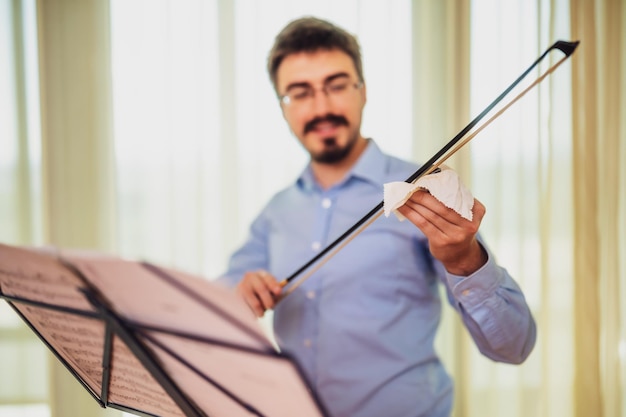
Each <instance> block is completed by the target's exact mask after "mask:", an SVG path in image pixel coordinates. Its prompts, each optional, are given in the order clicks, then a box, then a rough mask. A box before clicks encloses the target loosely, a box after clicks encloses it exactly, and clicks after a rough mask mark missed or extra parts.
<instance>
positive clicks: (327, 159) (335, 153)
mask: <svg viewBox="0 0 626 417" xmlns="http://www.w3.org/2000/svg"><path fill="white" fill-rule="evenodd" d="M349 153H350V149H349V148H334V149H324V150H323V151H322V152H319V153H316V154H311V159H313V160H314V161H315V162H317V163H320V164H336V163H338V162H341V161H343V160H344V159H346V157H347V156H348V154H349Z"/></svg>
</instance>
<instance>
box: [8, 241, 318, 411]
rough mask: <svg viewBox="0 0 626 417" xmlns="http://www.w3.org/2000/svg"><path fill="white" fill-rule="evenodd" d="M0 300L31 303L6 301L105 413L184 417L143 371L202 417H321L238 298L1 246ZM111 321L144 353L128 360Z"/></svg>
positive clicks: (180, 280) (107, 261)
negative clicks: (123, 411)
mask: <svg viewBox="0 0 626 417" xmlns="http://www.w3.org/2000/svg"><path fill="white" fill-rule="evenodd" d="M64 263H65V264H71V267H66V266H65V264H64ZM77 272H78V274H80V276H79V275H78V274H77ZM94 290H95V291H97V296H96V297H95V298H94V300H96V301H95V302H96V305H98V303H99V302H103V303H105V304H106V309H105V310H102V311H100V310H99V309H96V308H95V307H93V306H92V305H91V303H90V302H89V300H88V298H87V297H86V295H85V293H83V291H86V292H88V293H89V292H91V293H92V294H94V293H93V291H94ZM0 295H2V296H4V297H17V298H21V299H24V300H30V301H31V302H26V301H22V300H19V299H10V298H7V299H8V300H9V302H10V303H11V304H12V305H13V306H14V307H15V308H16V309H17V310H18V312H19V313H20V314H21V315H22V316H23V318H24V319H25V320H26V321H27V322H28V323H29V324H30V325H31V327H32V328H33V329H34V330H35V331H36V332H37V333H38V334H39V335H40V337H41V338H42V339H43V340H44V341H45V342H46V343H47V344H48V345H49V346H50V347H51V348H52V349H53V350H54V351H55V353H56V354H57V355H58V356H59V357H60V358H61V359H62V361H64V363H65V364H66V365H67V366H68V368H70V370H71V371H72V372H73V373H74V374H75V375H76V376H77V377H78V378H79V379H80V380H81V381H82V382H83V383H84V384H85V386H86V387H87V389H89V390H90V391H91V393H92V395H93V396H94V397H96V398H98V399H100V400H101V401H103V403H104V404H105V406H112V405H115V406H119V407H124V408H128V409H134V410H138V411H141V412H143V413H147V414H154V415H158V416H163V417H185V414H184V412H183V411H182V410H181V409H180V407H179V406H178V404H176V403H175V401H174V400H173V399H172V396H171V395H174V394H173V392H166V389H165V388H163V386H165V387H168V385H167V383H166V382H165V381H166V380H165V379H161V377H160V376H159V375H158V374H155V375H157V376H156V378H158V381H157V380H156V379H155V376H153V375H152V373H151V372H150V370H149V369H154V368H153V367H157V368H160V369H162V370H163V371H164V372H165V373H166V375H167V378H170V379H171V380H172V381H173V382H174V383H175V384H176V386H177V387H178V388H179V389H180V392H181V393H183V395H184V396H186V397H187V398H189V399H190V400H191V401H193V402H195V404H197V406H198V407H199V408H200V409H202V410H203V411H204V412H205V413H206V414H207V415H210V416H211V417H220V416H225V417H250V416H258V415H262V416H267V417H287V416H289V417H292V416H294V415H297V416H299V417H323V416H324V414H323V412H322V411H320V408H319V406H318V404H317V402H316V399H315V397H314V395H312V393H311V392H309V389H308V388H307V385H306V384H305V383H304V382H303V381H304V378H303V377H302V375H300V373H299V370H298V367H297V364H296V363H295V362H294V361H292V360H291V359H289V358H287V357H285V356H284V355H282V354H279V353H277V352H276V351H275V350H274V347H273V345H272V343H271V342H270V341H269V340H268V339H267V337H266V336H265V334H264V333H263V330H262V329H261V326H260V324H259V323H258V321H257V319H256V317H254V315H253V314H252V312H251V311H250V309H249V308H248V307H247V306H246V305H245V304H244V302H243V301H242V300H241V299H240V298H239V297H237V296H236V295H235V294H234V293H233V292H232V291H230V290H228V289H225V288H222V287H219V286H217V285H215V284H214V283H211V282H210V281H206V280H203V279H201V278H199V277H195V276H193V275H190V274H186V273H183V272H180V271H175V270H171V269H170V270H165V269H161V268H158V267H155V266H146V265H144V264H141V263H137V262H132V261H125V260H121V259H118V258H114V257H110V256H100V255H98V254H96V256H92V255H86V254H84V253H83V254H76V253H72V254H71V255H67V253H64V254H63V261H61V260H60V259H59V258H58V257H57V256H56V255H54V256H51V254H49V253H48V254H43V253H41V252H39V251H34V250H32V249H23V248H17V247H11V246H6V245H1V244H0ZM98 300H99V301H98ZM108 309H111V310H108ZM109 311H113V312H115V314H111V313H109ZM108 320H113V321H108ZM118 320H119V321H121V323H122V324H125V325H126V326H129V327H128V329H129V331H130V334H127V333H126V332H125V333H124V336H122V337H124V338H126V337H130V338H132V340H135V341H136V342H138V343H140V344H141V343H143V344H144V346H146V351H145V354H140V355H139V357H137V356H135V353H136V352H133V351H131V350H130V349H129V348H128V346H126V345H125V342H124V341H123V340H122V339H121V338H120V336H119V335H117V336H116V335H115V333H114V329H117V327H116V326H117V324H115V323H118ZM107 323H111V326H112V327H111V328H110V329H107V327H106V326H107ZM114 324H115V325H114ZM168 331H169V332H170V333H172V332H173V333H176V332H178V334H168V333H167V332H168ZM146 335H151V337H153V339H148V338H147V336H146ZM186 335H192V336H193V337H192V338H188V337H186ZM107 336H108V337H110V338H111V339H110V340H109V341H110V342H111V343H112V345H111V346H108V347H110V350H109V349H107ZM194 338H195V339H194ZM130 340H131V339H129V343H130ZM168 350H171V351H172V352H174V354H173V355H172V354H169V353H168ZM105 352H108V353H109V354H110V355H111V357H110V358H111V362H110V374H108V375H109V376H110V380H109V386H108V391H107V390H106V389H105V390H104V391H105V392H107V393H108V397H105V398H102V396H103V395H104V393H103V389H102V384H103V377H104V376H105V375H107V374H104V372H105V369H106V368H103V366H106V362H107V358H106V357H105ZM145 366H149V368H146V367H145ZM194 369H197V370H198V371H200V372H201V373H202V374H204V375H205V376H206V377H208V378H209V379H212V380H214V381H215V382H216V383H217V384H219V386H222V387H224V389H226V390H229V391H230V392H231V393H232V395H233V396H234V397H237V398H239V399H240V400H236V399H235V398H231V397H229V396H228V395H226V394H225V393H224V392H222V391H220V389H219V388H218V387H217V386H216V385H214V384H211V383H210V381H208V380H207V379H206V378H203V377H202V376H201V375H198V373H196V372H194ZM162 384H163V385H162ZM167 389H168V390H169V388H167ZM174 398H176V397H174ZM242 402H243V405H242ZM248 406H250V407H254V408H255V409H256V410H258V411H257V412H256V413H255V412H253V411H250V410H249V409H248V408H247V407H248Z"/></svg>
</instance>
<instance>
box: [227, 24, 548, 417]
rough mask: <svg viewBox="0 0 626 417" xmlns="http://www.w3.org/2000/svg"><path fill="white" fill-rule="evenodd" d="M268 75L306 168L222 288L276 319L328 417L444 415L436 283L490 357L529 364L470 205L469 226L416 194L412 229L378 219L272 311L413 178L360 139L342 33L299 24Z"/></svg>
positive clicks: (404, 166) (508, 287)
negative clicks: (319, 257) (286, 283)
mask: <svg viewBox="0 0 626 417" xmlns="http://www.w3.org/2000/svg"><path fill="white" fill-rule="evenodd" d="M268 70H269V75H270V78H271V81H272V83H273V85H274V88H275V90H276V93H277V95H278V98H279V101H280V106H281V109H282V112H283V116H284V118H285V120H286V121H287V123H288V124H289V127H290V129H291V131H292V132H293V134H294V135H295V136H296V137H297V138H298V140H299V141H300V142H301V144H302V146H303V147H304V148H305V149H306V150H307V151H308V153H309V154H310V163H309V164H308V166H307V167H306V169H305V170H304V172H303V173H302V174H301V176H300V177H299V178H298V179H297V181H296V182H295V183H294V184H293V185H291V186H290V187H288V188H286V189H285V190H282V191H281V192H279V193H278V194H276V195H275V196H274V197H273V198H272V199H271V201H270V202H269V203H268V204H267V206H266V207H265V208H264V209H263V210H262V211H261V213H260V214H259V216H258V217H257V218H256V220H255V221H254V222H253V224H252V226H251V230H250V236H249V237H248V239H247V241H246V242H245V243H244V245H243V246H242V247H241V248H240V249H239V250H238V251H236V252H235V253H234V254H233V256H232V258H231V260H230V264H229V269H228V271H227V272H226V274H225V275H224V277H223V280H225V281H226V282H228V283H229V284H230V285H232V286H236V289H237V291H238V293H239V294H240V295H241V296H242V297H243V298H244V300H245V301H246V302H247V304H248V305H249V306H250V307H251V308H252V310H253V311H254V312H255V313H256V314H257V315H258V316H259V317H260V316H263V314H264V312H265V311H266V310H268V309H273V310H274V330H275V334H276V338H277V341H278V343H279V345H280V347H281V349H284V350H286V351H288V352H290V353H291V354H292V355H294V356H295V357H296V358H297V360H298V362H299V364H300V365H301V366H302V367H303V369H304V372H305V374H306V377H307V379H308V380H309V382H310V383H311V384H312V386H313V388H314V389H315V390H316V392H317V393H318V395H319V396H320V398H321V399H322V401H323V403H324V404H325V406H326V407H327V408H328V410H329V412H330V414H331V415H332V416H333V417H381V416H385V417H417V416H429V417H447V416H449V413H450V410H451V407H452V399H453V392H452V382H451V380H450V378H449V376H448V375H447V373H446V372H445V370H444V368H443V366H442V364H441V363H440V360H439V358H438V357H437V354H436V352H435V350H434V348H433V340H434V338H435V332H436V330H437V327H438V324H439V320H440V308H441V305H440V298H439V295H438V290H437V286H438V284H439V283H442V284H443V285H444V286H445V288H446V290H447V295H448V301H449V303H450V304H451V305H452V307H453V308H455V309H456V310H457V311H458V313H459V314H460V315H461V317H462V319H463V322H464V324H465V326H466V327H467V329H468V330H469V332H470V334H471V335H472V337H473V339H474V340H475V342H476V345H477V346H478V348H479V349H480V350H481V352H482V353H483V354H484V355H486V356H488V357H489V358H492V359H494V360H497V361H502V362H508V363H520V362H522V361H524V360H525V359H526V357H527V356H528V355H529V353H530V351H531V350H532V348H533V346H534V342H535V332H536V330H535V323H534V320H533V318H532V316H531V314H530V311H529V309H528V306H527V305H526V302H525V300H524V297H523V295H522V293H521V291H520V289H519V288H518V286H517V285H516V283H515V282H514V281H513V279H512V278H511V277H510V276H509V275H508V273H507V272H506V271H505V270H504V269H503V268H501V267H499V266H498V265H496V263H495V261H494V259H493V257H492V256H491V255H489V253H488V252H487V250H486V249H485V247H484V246H483V245H482V244H481V243H479V240H478V238H477V232H478V228H479V225H480V222H481V220H482V218H483V216H484V214H485V208H484V206H483V205H482V204H481V203H480V202H479V201H477V200H475V201H474V206H473V217H472V220H471V221H470V220H466V219H465V218H463V217H461V216H460V215H459V214H458V213H456V212H455V211H453V210H451V209H449V208H447V207H445V206H444V205H443V204H442V203H441V202H439V201H438V200H436V199H435V198H434V197H433V196H432V195H431V194H429V193H428V192H422V191H418V192H416V193H415V194H413V195H412V197H411V198H410V199H409V200H408V201H407V202H406V203H405V205H404V206H402V207H401V208H400V209H399V212H400V213H401V214H402V215H404V216H405V217H406V218H407V219H408V220H409V221H408V222H407V221H405V222H400V221H398V220H397V219H396V218H395V217H394V216H391V217H389V218H379V219H378V220H376V221H375V222H373V223H372V224H371V225H370V226H369V227H368V228H366V229H365V230H364V231H363V232H362V233H360V234H359V235H358V236H357V237H356V238H355V239H354V240H353V241H351V242H350V243H349V244H348V245H346V246H345V247H344V248H343V249H342V250H341V251H339V252H338V253H337V254H336V255H335V256H333V257H332V259H330V260H329V262H328V263H326V264H325V265H324V266H323V267H322V268H320V269H319V270H318V271H316V272H315V273H314V274H313V275H312V276H311V277H310V278H309V279H307V280H306V281H304V283H302V285H301V286H299V287H298V288H297V289H295V290H294V291H293V292H292V293H290V294H289V295H288V296H286V297H285V298H284V299H282V300H281V301H280V302H277V300H278V298H279V296H280V295H281V293H282V292H283V291H284V290H283V288H282V287H281V286H280V285H279V284H278V281H280V280H282V279H284V278H285V277H288V276H290V275H291V274H292V273H293V272H294V271H296V270H297V269H298V268H299V267H300V266H302V265H303V264H304V263H305V262H307V261H308V260H310V259H311V258H312V257H313V256H314V255H315V254H316V253H317V252H318V251H319V250H320V249H323V248H324V247H325V246H326V245H328V244H329V243H331V242H333V241H334V240H335V239H336V238H337V237H338V236H340V235H341V234H342V233H343V232H345V231H346V230H347V229H348V228H349V227H351V226H352V225H353V224H354V223H355V222H356V221H357V220H359V219H360V218H362V217H363V215H364V214H365V213H367V212H368V211H370V210H371V209H372V208H373V207H375V206H376V204H377V203H379V202H380V201H381V200H382V196H383V184H385V183H387V182H391V181H402V180H404V179H406V178H408V177H409V176H410V175H411V174H412V173H413V172H415V171H416V169H417V166H416V165H414V164H412V163H409V162H405V161H401V160H399V159H397V158H394V157H391V156H388V155H385V154H383V153H382V152H381V151H380V149H379V148H378V146H377V145H376V143H374V141H373V140H371V139H366V138H364V137H363V136H362V135H361V132H360V126H361V115H362V112H363V108H364V106H365V102H366V85H365V82H364V79H363V70H362V67H361V56H360V48H359V45H358V43H357V41H356V39H355V38H354V37H353V36H352V35H350V34H348V33H346V32H345V31H344V30H343V29H340V28H338V27H336V26H334V25H332V24H331V23H329V22H325V21H322V20H319V19H315V18H304V19H299V20H296V21H294V22H291V23H290V24H289V25H287V26H286V27H285V28H284V29H283V31H282V32H281V33H280V34H279V35H278V36H277V38H276V41H275V44H274V46H273V48H272V50H271V52H270V55H269V60H268ZM416 226H417V227H416Z"/></svg>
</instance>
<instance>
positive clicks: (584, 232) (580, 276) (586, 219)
mask: <svg viewBox="0 0 626 417" xmlns="http://www.w3.org/2000/svg"><path fill="white" fill-rule="evenodd" d="M571 4H572V14H571V20H572V33H573V34H574V36H575V37H577V38H579V39H581V41H582V43H581V46H582V47H581V51H580V52H581V56H580V59H579V60H577V61H576V63H575V66H574V83H573V88H572V91H573V97H574V100H573V108H574V111H575V116H576V117H575V118H574V120H573V128H574V132H573V133H574V134H573V143H574V154H573V165H574V167H576V169H575V170H574V172H573V175H574V181H575V184H576V187H575V198H574V207H575V223H574V230H575V242H576V243H575V248H576V250H575V258H574V259H575V261H574V262H575V276H574V279H575V285H576V296H575V306H576V308H575V311H576V315H575V322H576V332H575V334H576V379H575V398H576V415H577V416H588V415H598V416H617V415H620V414H621V415H624V413H625V411H624V408H623V402H622V401H623V399H622V397H623V393H624V383H625V382H626V381H625V380H624V377H625V373H624V333H623V330H622V329H623V326H624V321H625V319H626V318H625V315H624V311H623V307H621V303H620V294H623V291H624V289H623V287H624V285H625V284H626V280H625V277H624V274H625V273H624V267H623V256H620V254H623V253H624V233H623V224H624V218H625V216H626V207H624V200H623V195H624V193H625V190H626V180H625V177H624V169H623V166H624V162H625V158H624V155H625V154H624V147H625V146H626V145H625V143H626V128H625V126H626V125H625V123H626V122H625V118H624V112H623V103H624V101H623V97H624V94H625V93H626V75H624V73H625V72H626V68H624V55H625V52H624V51H625V50H626V41H625V33H626V32H625V29H624V28H625V26H626V20H625V18H624V4H623V2H619V1H599V0H596V1H580V0H573V1H572V2H571ZM620 225H621V228H620ZM620 232H621V233H620ZM620 259H621V260H620ZM621 300H623V298H621Z"/></svg>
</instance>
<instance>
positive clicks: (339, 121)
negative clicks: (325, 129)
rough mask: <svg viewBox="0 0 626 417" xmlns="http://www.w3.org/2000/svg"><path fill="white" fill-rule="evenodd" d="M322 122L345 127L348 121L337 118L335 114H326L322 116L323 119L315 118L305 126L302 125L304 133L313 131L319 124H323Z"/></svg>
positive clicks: (340, 117)
mask: <svg viewBox="0 0 626 417" xmlns="http://www.w3.org/2000/svg"><path fill="white" fill-rule="evenodd" d="M323 122H328V123H332V124H334V125H345V126H348V119H346V118H345V117H343V116H338V115H336V114H327V115H326V116H323V117H316V118H315V119H313V120H311V121H310V122H308V123H307V124H305V125H304V133H308V132H310V131H311V130H313V129H315V127H316V126H317V125H318V124H319V123H323Z"/></svg>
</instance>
